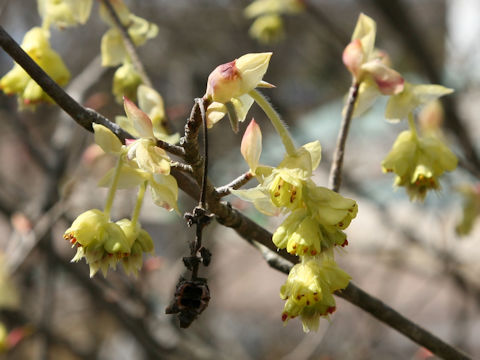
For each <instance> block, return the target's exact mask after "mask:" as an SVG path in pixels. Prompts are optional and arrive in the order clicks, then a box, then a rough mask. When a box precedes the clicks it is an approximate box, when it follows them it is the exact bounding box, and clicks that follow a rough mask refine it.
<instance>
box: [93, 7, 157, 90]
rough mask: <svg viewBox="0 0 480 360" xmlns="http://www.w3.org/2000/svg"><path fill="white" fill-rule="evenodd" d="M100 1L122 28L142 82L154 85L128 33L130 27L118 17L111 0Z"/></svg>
mask: <svg viewBox="0 0 480 360" xmlns="http://www.w3.org/2000/svg"><path fill="white" fill-rule="evenodd" d="M100 1H101V2H102V4H103V5H104V6H105V8H106V9H107V11H108V13H109V14H110V16H111V17H112V19H113V21H114V22H115V25H116V26H117V28H118V29H119V30H120V33H121V35H122V40H123V43H124V45H125V49H126V50H127V52H128V55H129V56H130V59H131V60H132V63H133V66H134V67H135V69H136V70H137V72H138V73H139V74H140V77H141V78H142V82H143V83H144V84H145V85H147V86H149V87H152V81H151V80H150V78H149V77H148V75H147V72H146V71H145V67H144V66H143V63H142V61H141V60H140V57H139V56H138V53H137V49H136V47H135V43H134V42H133V39H132V37H131V36H130V34H129V33H128V27H127V26H125V25H124V24H123V23H122V21H121V20H120V18H119V17H118V14H117V12H116V11H115V8H114V7H113V5H112V4H111V3H110V1H109V0H100Z"/></svg>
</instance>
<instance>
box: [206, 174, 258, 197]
mask: <svg viewBox="0 0 480 360" xmlns="http://www.w3.org/2000/svg"><path fill="white" fill-rule="evenodd" d="M252 178H253V174H252V173H251V172H250V171H247V172H246V173H243V174H242V175H240V176H239V177H238V178H236V179H235V180H233V181H231V182H230V183H228V184H227V185H223V186H220V187H218V188H217V189H216V190H215V191H216V192H217V196H218V197H224V196H227V195H230V190H237V189H240V188H241V187H242V186H243V185H245V184H246V183H248V182H249V181H250V179H252Z"/></svg>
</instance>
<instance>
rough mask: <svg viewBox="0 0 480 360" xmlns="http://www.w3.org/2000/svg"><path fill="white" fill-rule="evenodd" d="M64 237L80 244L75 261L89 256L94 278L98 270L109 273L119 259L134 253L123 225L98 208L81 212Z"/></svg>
mask: <svg viewBox="0 0 480 360" xmlns="http://www.w3.org/2000/svg"><path fill="white" fill-rule="evenodd" d="M63 237H64V238H65V239H66V240H68V241H70V243H71V244H72V246H77V254H76V255H75V257H74V258H73V259H72V261H79V260H80V259H82V258H85V260H86V262H87V264H89V266H90V277H92V276H93V275H95V273H96V272H97V271H98V270H102V273H103V275H104V276H105V275H106V273H107V270H108V268H109V267H112V268H116V265H117V262H118V261H119V260H120V259H121V258H123V257H126V256H128V255H129V254H130V248H131V246H130V244H129V243H128V240H127V238H126V236H125V234H124V232H123V231H122V229H121V228H120V226H118V225H117V224H115V223H113V222H111V221H110V220H109V218H108V216H107V215H106V214H105V213H104V212H102V211H100V210H97V209H92V210H88V211H86V212H84V213H82V214H80V215H79V216H78V217H77V218H76V219H75V221H74V222H73V223H72V225H71V226H70V228H68V229H67V230H66V231H65V234H64V236H63Z"/></svg>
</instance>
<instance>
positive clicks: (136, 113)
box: [123, 97, 154, 138]
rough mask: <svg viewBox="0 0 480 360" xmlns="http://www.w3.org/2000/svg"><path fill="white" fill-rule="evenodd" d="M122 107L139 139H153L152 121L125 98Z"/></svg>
mask: <svg viewBox="0 0 480 360" xmlns="http://www.w3.org/2000/svg"><path fill="white" fill-rule="evenodd" d="M123 105H124V108H125V113H126V114H127V117H128V119H129V120H130V121H131V122H132V124H133V126H134V127H135V129H136V130H137V132H138V134H139V135H140V137H142V138H154V135H153V125H152V121H151V120H150V118H149V117H148V116H147V114H145V113H144V112H143V111H142V110H140V109H139V108H138V107H137V105H135V104H134V103H133V102H132V101H130V100H129V99H128V98H126V97H125V98H124V99H123Z"/></svg>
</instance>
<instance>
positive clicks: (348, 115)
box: [328, 83, 360, 192]
mask: <svg viewBox="0 0 480 360" xmlns="http://www.w3.org/2000/svg"><path fill="white" fill-rule="evenodd" d="M359 86H360V84H359V83H353V84H352V86H351V87H350V91H349V93H348V100H347V107H346V109H345V114H344V116H343V119H342V124H341V125H340V131H339V132H338V138H337V146H336V148H335V153H334V154H333V162H332V166H331V168H330V176H329V179H328V186H329V188H330V189H332V190H333V191H336V192H338V190H339V189H340V185H341V184H342V166H343V157H344V154H345V144H346V142H347V136H348V130H349V129H350V123H351V121H352V116H353V110H354V108H355V102H356V101H357V97H358V87H359Z"/></svg>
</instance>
